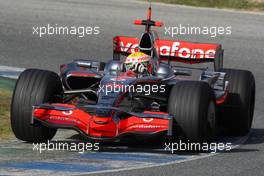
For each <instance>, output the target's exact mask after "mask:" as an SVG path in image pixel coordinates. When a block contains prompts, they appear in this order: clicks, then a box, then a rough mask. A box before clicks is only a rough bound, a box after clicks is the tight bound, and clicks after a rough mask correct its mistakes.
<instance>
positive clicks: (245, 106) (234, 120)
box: [219, 69, 256, 135]
mask: <svg viewBox="0 0 264 176" xmlns="http://www.w3.org/2000/svg"><path fill="white" fill-rule="evenodd" d="M221 71H222V72H225V73H226V75H227V76H226V79H227V81H229V95H228V97H227V100H226V102H225V103H224V104H223V105H221V106H220V107H219V114H220V120H221V124H222V125H223V126H224V127H225V128H226V129H227V130H228V133H229V134H231V135H246V134H247V133H248V132H249V130H250V128H251V125H252V120H253V115H254V107H255V92H256V90H255V89H256V88H255V78H254V76H253V74H252V73H251V72H250V71H246V70H236V69H222V70H221Z"/></svg>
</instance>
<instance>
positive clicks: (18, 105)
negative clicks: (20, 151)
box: [11, 69, 62, 142]
mask: <svg viewBox="0 0 264 176" xmlns="http://www.w3.org/2000/svg"><path fill="white" fill-rule="evenodd" d="M61 92H62V84H61V81H60V78H59V76H58V75H57V74H56V73H54V72H50V71H44V70H37V69H28V70H25V71H24V72H22V73H21V74H20V76H19V78H18V80H17V82H16V86H15V89H14V92H13V97H12V103H11V127H12V130H13V132H14V134H15V136H16V137H17V138H18V139H20V140H23V141H27V142H46V141H47V140H50V139H52V138H53V137H54V135H55V134H56V131H57V130H56V129H49V128H47V127H44V126H42V125H39V126H33V125H31V124H30V122H31V116H32V114H31V113H32V106H33V105H37V104H42V103H48V102H49V103H51V102H59V99H60V98H59V97H58V96H56V95H59V94H60V93H61Z"/></svg>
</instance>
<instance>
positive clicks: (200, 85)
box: [168, 81, 216, 142]
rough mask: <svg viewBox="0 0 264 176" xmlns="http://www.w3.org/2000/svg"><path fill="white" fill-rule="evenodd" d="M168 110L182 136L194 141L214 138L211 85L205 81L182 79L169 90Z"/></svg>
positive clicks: (213, 101) (213, 107) (214, 122)
mask: <svg viewBox="0 0 264 176" xmlns="http://www.w3.org/2000/svg"><path fill="white" fill-rule="evenodd" d="M168 112H169V113H170V114H172V115H173V116H174V125H173V127H175V128H176V124H177V126H179V127H180V129H181V130H182V132H183V134H184V136H185V137H186V138H187V139H189V140H191V141H196V142H206V141H210V140H213V139H214V134H215V124H216V113H215V100H214V96H213V91H212V89H211V87H210V86H209V85H208V83H206V82H199V81H182V82H179V83H177V84H176V85H174V87H173V88H172V90H171V93H170V97H169V103H168Z"/></svg>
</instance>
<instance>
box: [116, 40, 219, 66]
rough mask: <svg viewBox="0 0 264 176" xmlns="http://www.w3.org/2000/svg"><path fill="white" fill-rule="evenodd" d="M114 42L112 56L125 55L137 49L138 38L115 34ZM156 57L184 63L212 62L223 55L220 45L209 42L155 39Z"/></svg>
mask: <svg viewBox="0 0 264 176" xmlns="http://www.w3.org/2000/svg"><path fill="white" fill-rule="evenodd" d="M113 42H114V57H115V58H116V57H117V56H118V55H124V56H127V55H129V54H131V53H133V52H136V51H139V39H138V38H133V37H125V36H116V37H114V39H113ZM154 47H155V48H156V51H157V54H158V57H159V59H160V60H162V61H176V62H184V63H190V64H195V63H201V62H214V61H215V59H217V58H218V57H222V56H223V50H222V46H221V45H219V44H209V43H192V42H186V41H179V40H176V41H173V40H159V39H158V40H155V43H154Z"/></svg>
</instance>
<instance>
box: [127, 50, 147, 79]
mask: <svg viewBox="0 0 264 176" xmlns="http://www.w3.org/2000/svg"><path fill="white" fill-rule="evenodd" d="M125 67H126V70H127V71H128V70H131V71H133V72H135V73H150V74H151V73H152V58H151V57H150V56H149V55H147V54H145V53H143V52H135V53H132V54H130V55H129V56H128V57H127V58H126V60H125Z"/></svg>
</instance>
